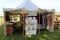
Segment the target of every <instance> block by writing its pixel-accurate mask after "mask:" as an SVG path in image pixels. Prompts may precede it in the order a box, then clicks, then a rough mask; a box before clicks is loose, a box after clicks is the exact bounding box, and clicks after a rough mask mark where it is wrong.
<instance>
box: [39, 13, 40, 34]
mask: <svg viewBox="0 0 60 40" xmlns="http://www.w3.org/2000/svg"><path fill="white" fill-rule="evenodd" d="M39 34H40V13H39Z"/></svg>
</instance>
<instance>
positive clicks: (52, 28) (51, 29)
mask: <svg viewBox="0 0 60 40" xmlns="http://www.w3.org/2000/svg"><path fill="white" fill-rule="evenodd" d="M51 15H52V22H51V23H52V24H51V28H50V32H53V31H54V12H53V13H52V14H51Z"/></svg>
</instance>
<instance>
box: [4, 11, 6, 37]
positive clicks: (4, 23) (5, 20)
mask: <svg viewBox="0 0 60 40" xmlns="http://www.w3.org/2000/svg"><path fill="white" fill-rule="evenodd" d="M5 23H6V14H5V12H4V35H5V36H6V35H7V33H6V24H5Z"/></svg>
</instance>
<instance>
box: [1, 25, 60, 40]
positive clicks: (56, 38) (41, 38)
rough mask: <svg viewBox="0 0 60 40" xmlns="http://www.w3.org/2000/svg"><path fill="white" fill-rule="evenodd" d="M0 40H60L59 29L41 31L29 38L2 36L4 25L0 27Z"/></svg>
mask: <svg viewBox="0 0 60 40" xmlns="http://www.w3.org/2000/svg"><path fill="white" fill-rule="evenodd" d="M0 40H60V29H55V31H54V32H52V33H51V32H47V31H41V32H40V34H37V35H35V36H34V35H33V36H31V37H24V36H22V35H21V34H15V35H12V36H4V25H1V26H0Z"/></svg>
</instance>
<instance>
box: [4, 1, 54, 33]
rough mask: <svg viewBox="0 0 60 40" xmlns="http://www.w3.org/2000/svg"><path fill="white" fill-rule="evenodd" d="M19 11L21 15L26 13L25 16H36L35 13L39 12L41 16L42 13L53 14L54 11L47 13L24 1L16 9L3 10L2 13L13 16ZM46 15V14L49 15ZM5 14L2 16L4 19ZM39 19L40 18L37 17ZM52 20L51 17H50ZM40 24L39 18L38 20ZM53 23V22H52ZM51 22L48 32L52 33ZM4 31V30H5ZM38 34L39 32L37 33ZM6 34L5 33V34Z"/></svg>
mask: <svg viewBox="0 0 60 40" xmlns="http://www.w3.org/2000/svg"><path fill="white" fill-rule="evenodd" d="M21 10H23V12H22V13H24V12H25V11H26V12H27V13H28V15H27V16H37V12H39V15H40V12H41V14H44V12H49V13H50V12H51V13H52V14H53V12H54V11H48V10H44V9H40V8H39V7H37V6H36V5H35V4H34V3H32V2H31V1H30V0H26V1H25V2H23V3H22V4H21V5H18V6H17V7H16V8H4V12H10V13H12V14H13V13H15V14H20V13H21ZM49 13H48V14H49ZM5 15H6V14H4V17H5ZM39 17H40V16H39ZM52 18H53V15H52ZM38 20H39V22H40V18H39V19H38ZM53 21H54V20H53ZM53 24H54V23H53V22H52V25H51V29H50V30H49V31H51V32H52V31H53V30H54V27H52V26H53ZM5 31H6V30H5ZM39 32H40V31H39ZM5 33H6V32H5Z"/></svg>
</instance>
